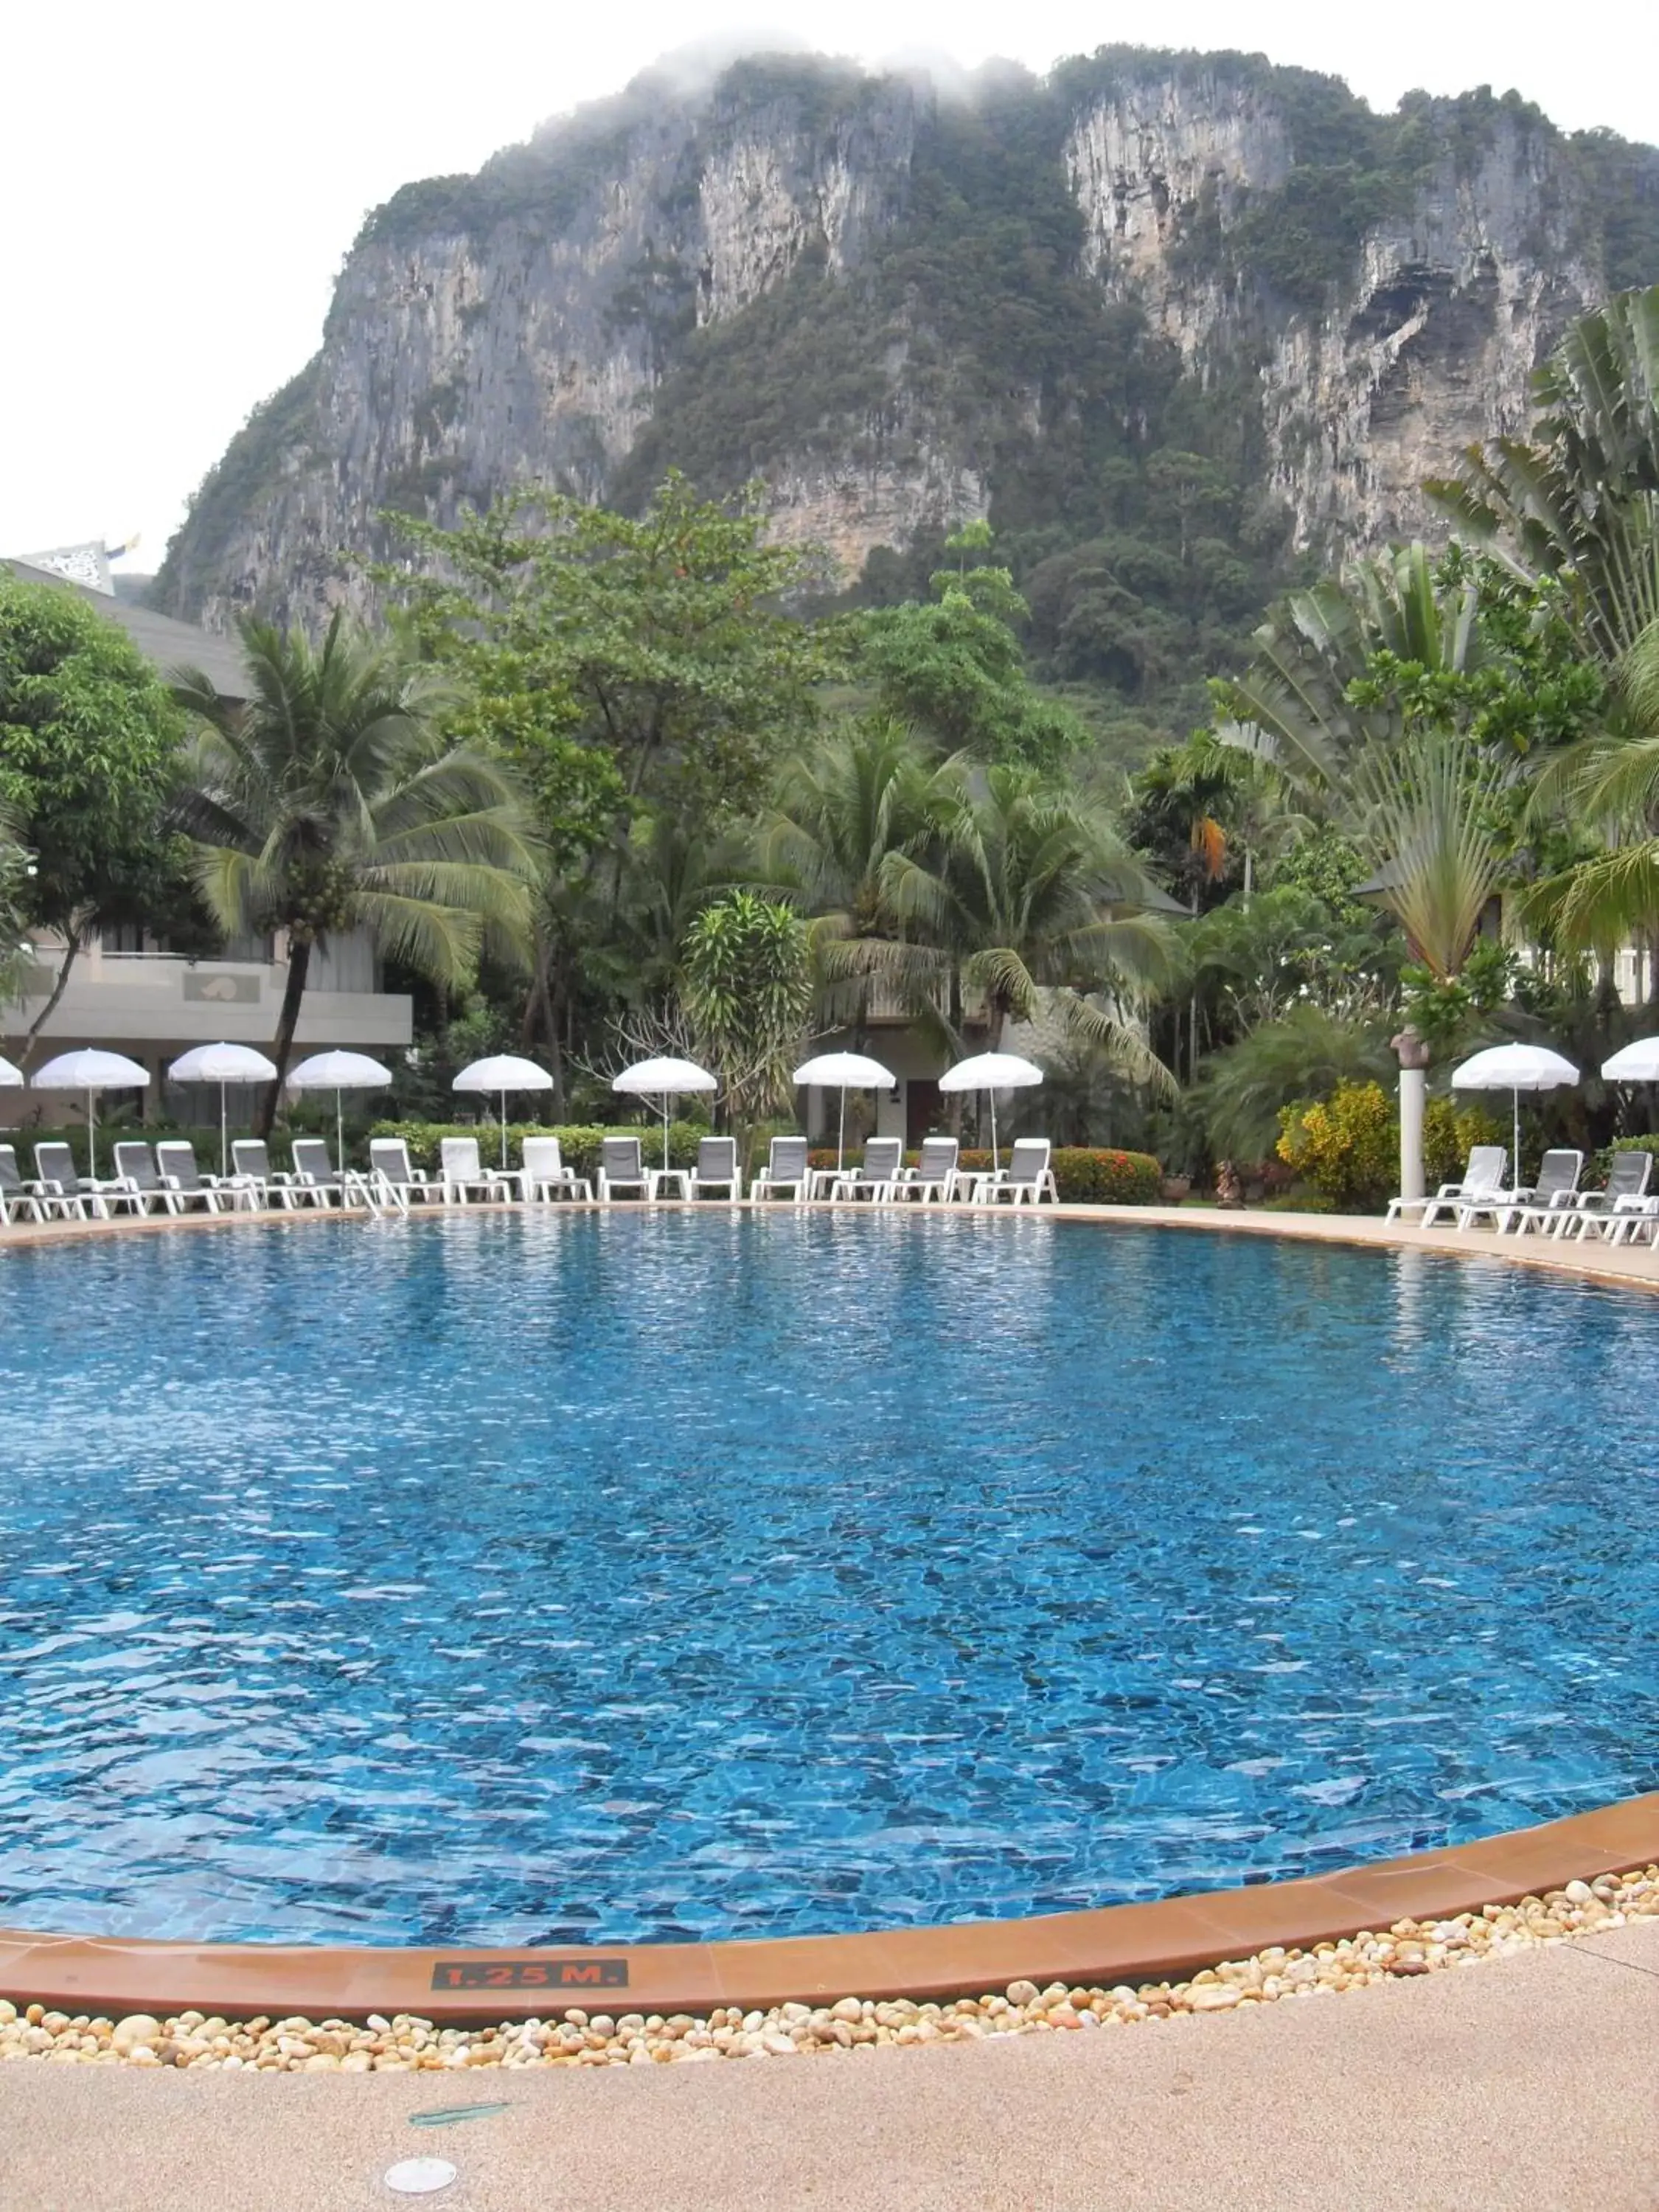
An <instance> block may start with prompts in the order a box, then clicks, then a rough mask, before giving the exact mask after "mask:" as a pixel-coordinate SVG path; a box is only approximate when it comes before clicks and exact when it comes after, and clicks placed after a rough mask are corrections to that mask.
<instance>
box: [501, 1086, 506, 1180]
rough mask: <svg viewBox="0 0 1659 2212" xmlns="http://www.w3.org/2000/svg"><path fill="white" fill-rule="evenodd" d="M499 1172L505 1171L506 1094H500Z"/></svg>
mask: <svg viewBox="0 0 1659 2212" xmlns="http://www.w3.org/2000/svg"><path fill="white" fill-rule="evenodd" d="M501 1171H502V1173H503V1174H505V1173H506V1171H507V1093H506V1091H502V1093H501Z"/></svg>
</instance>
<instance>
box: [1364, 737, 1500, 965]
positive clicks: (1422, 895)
mask: <svg viewBox="0 0 1659 2212" xmlns="http://www.w3.org/2000/svg"><path fill="white" fill-rule="evenodd" d="M1503 785H1504V770H1503V768H1502V766H1501V764H1499V763H1497V762H1495V761H1493V760H1492V758H1491V757H1490V756H1488V755H1486V754H1483V753H1482V752H1481V751H1480V750H1479V749H1478V748H1477V747H1476V746H1475V745H1474V744H1471V743H1470V742H1469V741H1468V739H1467V738H1459V737H1456V736H1454V735H1451V734H1449V733H1447V732H1427V733H1419V734H1417V735H1414V736H1413V737H1411V738H1407V739H1406V740H1405V742H1404V743H1403V744H1400V745H1398V746H1396V747H1395V748H1394V749H1393V750H1389V751H1379V752H1377V753H1375V754H1373V755H1371V756H1370V758H1369V759H1367V760H1365V761H1364V762H1363V763H1361V765H1360V769H1359V772H1358V775H1357V776H1356V778H1355V780H1354V785H1353V802H1357V815H1356V819H1357V826H1358V829H1359V834H1360V837H1361V842H1363V843H1364V844H1365V845H1366V846H1368V847H1369V848H1370V852H1371V854H1372V857H1373V858H1374V859H1375V860H1376V862H1377V864H1378V872H1377V875H1376V878H1375V883H1376V896H1377V897H1378V899H1379V900H1380V901H1381V902H1382V904H1383V905H1384V906H1385V907H1387V908H1388V909H1389V913H1390V914H1392V915H1394V917H1395V921H1398V922H1399V924H1400V927H1401V929H1402V930H1404V932H1405V933H1406V941H1407V944H1408V945H1410V947H1411V951H1412V957H1413V959H1415V960H1418V961H1420V962H1421V963H1422V964H1423V966H1424V967H1425V968H1426V969H1428V970H1429V972H1430V974H1431V975H1432V976H1433V977H1434V979H1435V981H1436V982H1437V983H1447V982H1450V981H1452V980H1453V979H1454V978H1455V976H1457V975H1459V974H1461V972H1462V967H1463V963H1464V962H1465V961H1466V960H1467V959H1468V955H1469V950H1470V947H1471V946H1472V945H1474V940H1475V939H1476V937H1477V936H1478V935H1479V933H1480V917H1481V915H1482V914H1483V913H1484V912H1485V911H1486V904H1487V902H1488V901H1489V900H1490V899H1491V898H1492V896H1494V894H1495V893H1496V892H1497V890H1498V885H1499V882H1500V880H1501V878H1502V875H1503V872H1504V856H1503V852H1502V848H1501V845H1500V843H1499V841H1498V837H1497V836H1496V835H1495V834H1494V830H1493V826H1492V811H1493V807H1494V805H1495V803H1496V801H1497V799H1498V793H1499V792H1500V790H1501V789H1502V788H1503ZM1351 803H1352V802H1351Z"/></svg>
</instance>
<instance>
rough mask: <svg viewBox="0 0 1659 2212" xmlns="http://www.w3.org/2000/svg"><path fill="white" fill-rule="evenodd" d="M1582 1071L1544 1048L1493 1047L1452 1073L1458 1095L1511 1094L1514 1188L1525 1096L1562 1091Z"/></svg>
mask: <svg viewBox="0 0 1659 2212" xmlns="http://www.w3.org/2000/svg"><path fill="white" fill-rule="evenodd" d="M1577 1080H1578V1070H1577V1068H1576V1067H1575V1066H1573V1064H1572V1062H1571V1060H1564V1059H1563V1058H1562V1057H1561V1054H1559V1052H1552V1051H1551V1050H1550V1048H1549V1047H1548V1046H1547V1045H1543V1044H1493V1045H1488V1046H1487V1048H1486V1050H1485V1052H1478V1053H1476V1054H1475V1055H1474V1058H1473V1059H1472V1060H1465V1061H1464V1062H1463V1064H1462V1066H1461V1067H1457V1068H1454V1070H1453V1071H1452V1089H1453V1090H1454V1091H1508V1092H1509V1093H1510V1111H1511V1114H1512V1116H1513V1121H1514V1143H1515V1150H1514V1151H1513V1152H1511V1153H1510V1185H1511V1188H1516V1189H1518V1188H1520V1183H1521V1093H1522V1091H1559V1089H1560V1087H1561V1085H1563V1084H1564V1083H1577Z"/></svg>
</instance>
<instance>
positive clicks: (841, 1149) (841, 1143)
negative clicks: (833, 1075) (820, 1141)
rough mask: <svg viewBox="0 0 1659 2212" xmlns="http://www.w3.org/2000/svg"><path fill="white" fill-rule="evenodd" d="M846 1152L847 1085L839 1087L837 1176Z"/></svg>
mask: <svg viewBox="0 0 1659 2212" xmlns="http://www.w3.org/2000/svg"><path fill="white" fill-rule="evenodd" d="M846 1152H847V1085H845V1084H844V1083H843V1084H842V1086H841V1127H840V1130H839V1132H838V1133H837V1134H836V1174H837V1175H839V1174H840V1173H841V1169H842V1159H843V1158H844V1157H845V1155H846Z"/></svg>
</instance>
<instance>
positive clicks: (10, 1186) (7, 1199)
mask: <svg viewBox="0 0 1659 2212" xmlns="http://www.w3.org/2000/svg"><path fill="white" fill-rule="evenodd" d="M63 1205H64V1200H61V1199H56V1198H53V1199H48V1198H46V1197H45V1196H44V1195H43V1194H42V1187H41V1185H40V1183H38V1182H25V1181H24V1179H23V1175H22V1171H21V1169H20V1168H19V1167H18V1164H17V1154H16V1152H15V1151H14V1150H13V1148H12V1147H11V1146H9V1145H0V1228H9V1227H10V1225H11V1224H12V1222H13V1221H14V1220H16V1219H19V1218H21V1219H22V1220H24V1221H45V1220H46V1219H47V1218H49V1216H48V1212H47V1209H48V1207H53V1208H57V1207H61V1206H63ZM68 1218H69V1215H68V1214H67V1212H66V1213H65V1214H64V1219H65V1220H67V1219H68Z"/></svg>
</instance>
